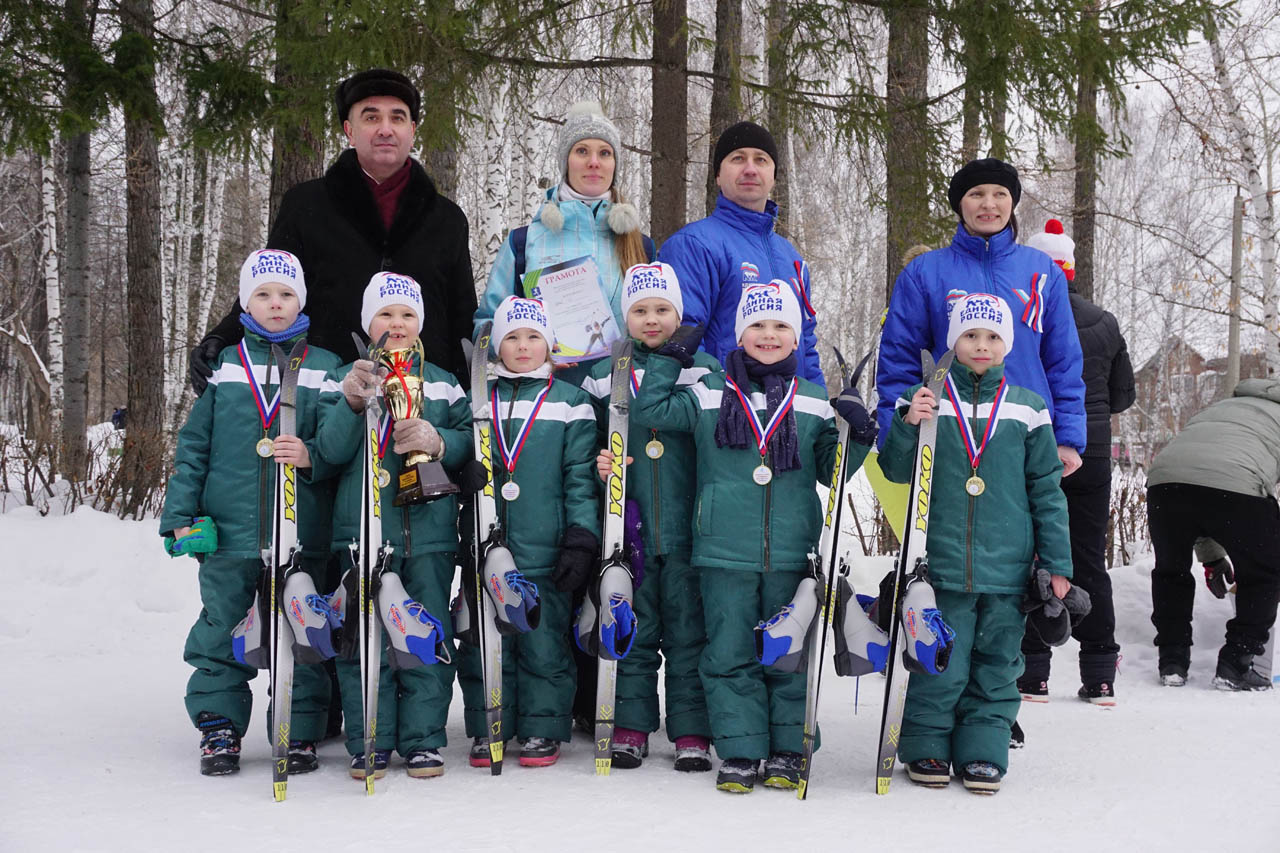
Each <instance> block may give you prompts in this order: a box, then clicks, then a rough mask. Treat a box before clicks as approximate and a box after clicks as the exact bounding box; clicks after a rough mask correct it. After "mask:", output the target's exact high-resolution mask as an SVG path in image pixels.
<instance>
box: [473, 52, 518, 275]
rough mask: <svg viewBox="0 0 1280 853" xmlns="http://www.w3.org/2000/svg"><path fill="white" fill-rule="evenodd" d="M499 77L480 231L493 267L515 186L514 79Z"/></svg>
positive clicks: (498, 71) (490, 122)
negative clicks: (511, 151)
mask: <svg viewBox="0 0 1280 853" xmlns="http://www.w3.org/2000/svg"><path fill="white" fill-rule="evenodd" d="M493 73H494V74H496V75H498V81H497V87H496V88H495V89H494V90H493V91H492V95H493V98H492V100H491V102H490V103H491V105H492V106H491V108H490V111H489V117H488V119H487V120H486V122H485V124H486V125H487V126H488V132H487V133H486V134H485V148H486V151H485V161H486V163H485V165H486V168H485V179H484V201H483V203H482V205H481V210H480V229H481V234H482V236H483V241H484V242H483V243H482V246H483V250H482V252H481V254H482V256H483V257H484V258H485V260H486V262H488V263H489V264H490V265H492V263H493V261H494V259H495V258H497V256H498V250H499V249H501V248H502V239H503V235H504V232H505V230H506V228H507V225H508V223H507V209H506V208H507V191H508V189H509V188H510V186H511V181H510V177H509V176H510V169H509V161H508V157H507V145H506V142H507V109H508V106H507V101H508V99H507V93H508V92H509V91H510V88H511V79H510V77H509V76H508V74H507V73H506V72H505V71H503V70H502V69H499V68H496V67H495V69H494V71H493Z"/></svg>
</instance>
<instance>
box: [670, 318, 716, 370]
mask: <svg viewBox="0 0 1280 853" xmlns="http://www.w3.org/2000/svg"><path fill="white" fill-rule="evenodd" d="M705 331H706V327H705V326H703V325H702V324H701V323H697V324H695V325H692V326H680V327H678V328H677V329H676V330H675V331H674V332H672V333H671V337H669V338H667V342H666V343H665V344H663V345H662V346H660V347H658V354H659V355H666V356H670V357H671V358H674V359H675V360H676V361H678V362H680V366H681V367H693V354H694V353H696V352H697V351H698V346H699V345H700V344H701V343H702V335H703V333H704V332H705Z"/></svg>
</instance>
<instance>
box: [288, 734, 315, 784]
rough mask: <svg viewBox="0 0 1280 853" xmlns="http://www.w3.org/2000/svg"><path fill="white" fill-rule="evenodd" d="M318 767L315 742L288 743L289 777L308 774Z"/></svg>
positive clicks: (293, 741) (296, 741) (294, 741)
mask: <svg viewBox="0 0 1280 853" xmlns="http://www.w3.org/2000/svg"><path fill="white" fill-rule="evenodd" d="M319 766H320V759H318V758H317V757H316V742H315V741H313V740H291V741H289V775H290V776H297V775H298V774H299V773H310V772H311V771H312V770H315V769H316V768H317V767H319Z"/></svg>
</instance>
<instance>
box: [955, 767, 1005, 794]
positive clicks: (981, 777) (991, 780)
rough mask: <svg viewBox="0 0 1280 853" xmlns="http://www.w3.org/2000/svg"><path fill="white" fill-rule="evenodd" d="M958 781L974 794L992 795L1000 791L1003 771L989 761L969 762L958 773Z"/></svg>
mask: <svg viewBox="0 0 1280 853" xmlns="http://www.w3.org/2000/svg"><path fill="white" fill-rule="evenodd" d="M960 779H961V781H962V782H964V786H965V788H967V789H968V790H970V791H972V792H973V793H975V794H994V793H996V792H997V791H999V790H1000V781H1001V780H1002V779H1004V771H1003V770H1001V769H1000V768H999V767H996V766H995V765H994V764H992V763H991V762H990V761H970V762H969V763H968V764H966V765H965V766H964V769H963V770H961V771H960Z"/></svg>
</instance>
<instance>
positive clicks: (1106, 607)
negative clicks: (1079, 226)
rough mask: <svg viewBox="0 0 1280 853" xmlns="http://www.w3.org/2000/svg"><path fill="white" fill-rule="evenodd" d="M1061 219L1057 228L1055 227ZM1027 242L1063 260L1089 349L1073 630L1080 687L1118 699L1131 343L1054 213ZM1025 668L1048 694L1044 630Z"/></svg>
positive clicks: (1067, 483)
mask: <svg viewBox="0 0 1280 853" xmlns="http://www.w3.org/2000/svg"><path fill="white" fill-rule="evenodd" d="M1055 226H1056V229H1055ZM1045 232H1046V233H1044V234H1036V235H1034V236H1033V237H1032V238H1031V239H1030V240H1028V241H1027V245H1029V246H1032V247H1034V248H1037V249H1041V250H1042V251H1045V252H1047V253H1048V254H1049V256H1050V257H1051V258H1053V259H1054V260H1055V261H1057V262H1058V265H1059V266H1061V267H1062V270H1063V272H1064V273H1065V274H1066V277H1067V283H1068V286H1069V287H1070V293H1071V311H1072V313H1073V314H1074V315H1075V321H1076V331H1077V332H1078V333H1079V335H1080V349H1081V350H1082V351H1083V353H1084V371H1083V374H1084V387H1085V396H1084V409H1085V416H1086V418H1087V432H1086V436H1087V438H1086V442H1087V443H1086V447H1085V451H1084V453H1082V454H1081V466H1080V468H1079V470H1077V471H1076V472H1075V473H1074V474H1072V475H1071V476H1070V477H1066V478H1064V479H1063V480H1062V491H1063V492H1064V493H1065V494H1066V496H1067V513H1068V515H1069V517H1070V525H1071V565H1072V571H1073V572H1074V574H1073V575H1072V577H1071V583H1073V584H1075V585H1077V586H1079V587H1081V588H1082V589H1084V591H1085V592H1087V593H1089V601H1090V602H1091V604H1092V609H1091V610H1090V611H1089V614H1088V615H1087V616H1085V617H1084V619H1082V620H1081V621H1080V623H1079V624H1078V625H1076V626H1075V627H1074V628H1072V630H1071V635H1072V636H1073V637H1075V638H1076V639H1077V640H1079V641H1080V681H1081V684H1082V686H1081V688H1080V691H1079V693H1078V694H1077V695H1078V696H1079V697H1080V698H1081V699H1083V700H1085V701H1087V702H1094V703H1097V704H1103V705H1113V704H1115V674H1116V660H1117V658H1118V656H1119V653H1120V646H1119V645H1117V643H1116V637H1115V633H1116V615H1115V608H1114V606H1113V605H1112V601H1111V578H1110V576H1109V575H1108V574H1107V559H1106V546H1107V520H1108V518H1109V517H1110V512H1111V416H1112V415H1113V414H1116V413H1118V412H1123V411H1124V410H1125V409H1127V408H1129V407H1130V406H1131V405H1133V401H1134V398H1135V396H1136V392H1135V390H1134V381H1133V365H1132V364H1131V363H1130V361H1129V348H1128V346H1127V345H1126V344H1125V340H1124V336H1123V335H1121V334H1120V324H1119V323H1118V322H1116V318H1115V316H1114V315H1112V314H1111V313H1110V312H1108V311H1104V310H1103V309H1101V308H1099V307H1098V306H1097V305H1094V304H1093V303H1092V302H1090V301H1089V300H1087V299H1085V298H1084V297H1083V296H1081V295H1080V294H1079V293H1078V292H1077V291H1076V289H1075V285H1074V283H1073V279H1074V278H1075V270H1074V248H1075V244H1074V243H1073V242H1072V240H1071V238H1070V237H1068V236H1066V235H1065V234H1063V233H1062V224H1061V223H1059V222H1058V221H1057V220H1055V219H1051V220H1049V222H1048V223H1047V224H1046V225H1045ZM1022 653H1023V655H1024V656H1025V657H1026V661H1027V662H1026V671H1025V672H1024V673H1023V675H1022V678H1020V679H1018V689H1019V690H1020V691H1021V692H1022V695H1023V698H1024V699H1028V700H1030V701H1047V700H1048V693H1049V690H1048V681H1049V660H1050V654H1051V653H1050V650H1049V647H1048V646H1047V645H1045V644H1044V643H1043V642H1042V641H1041V640H1040V638H1039V636H1038V635H1036V634H1034V633H1032V632H1028V634H1027V636H1026V637H1024V638H1023V641H1022Z"/></svg>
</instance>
